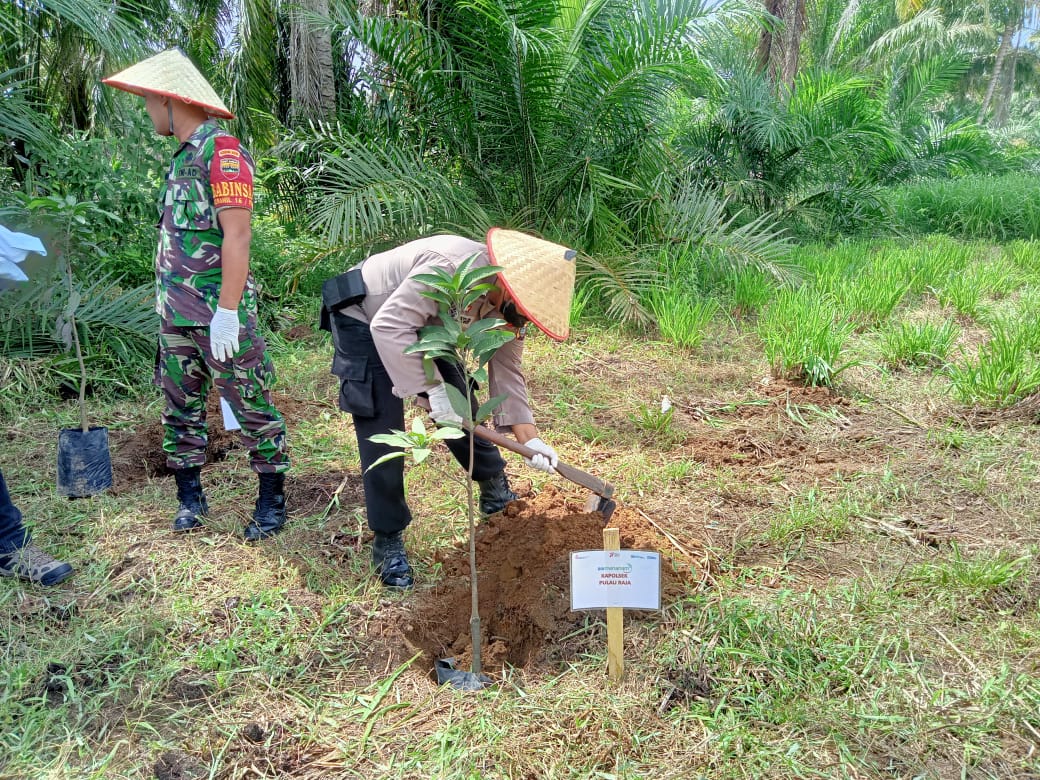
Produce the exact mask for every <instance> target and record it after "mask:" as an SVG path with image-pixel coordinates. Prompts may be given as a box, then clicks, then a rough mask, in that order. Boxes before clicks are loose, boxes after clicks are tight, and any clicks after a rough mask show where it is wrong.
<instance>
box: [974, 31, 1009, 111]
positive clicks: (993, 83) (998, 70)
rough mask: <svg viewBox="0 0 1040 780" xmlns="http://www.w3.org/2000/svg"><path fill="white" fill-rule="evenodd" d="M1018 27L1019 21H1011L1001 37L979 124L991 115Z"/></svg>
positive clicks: (980, 109)
mask: <svg viewBox="0 0 1040 780" xmlns="http://www.w3.org/2000/svg"><path fill="white" fill-rule="evenodd" d="M1017 27H1018V20H1017V19H1015V20H1009V21H1008V23H1007V24H1006V25H1004V32H1003V34H1002V35H1001V36H1000V46H998V47H997V56H996V59H995V60H994V61H993V73H992V74H991V75H990V79H989V84H988V85H987V86H986V96H985V97H984V98H983V99H982V107H981V108H979V118H978V122H979V124H980V125H981V124H983V123H984V122H985V121H986V117H987V115H988V114H989V109H990V105H991V104H992V103H993V93H994V92H995V91H996V89H997V84H999V83H1000V76H1001V74H1002V73H1003V71H1004V61H1005V60H1006V59H1007V56H1008V52H1009V51H1011V41H1012V40H1013V39H1014V37H1015V29H1016V28H1017Z"/></svg>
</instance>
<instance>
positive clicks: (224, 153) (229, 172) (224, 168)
mask: <svg viewBox="0 0 1040 780" xmlns="http://www.w3.org/2000/svg"><path fill="white" fill-rule="evenodd" d="M218 154H219V155H220V172H221V173H222V174H224V176H225V178H228V179H237V178H238V172H239V170H241V168H242V153H241V152H239V151H238V149H221V150H220V151H219V152H218Z"/></svg>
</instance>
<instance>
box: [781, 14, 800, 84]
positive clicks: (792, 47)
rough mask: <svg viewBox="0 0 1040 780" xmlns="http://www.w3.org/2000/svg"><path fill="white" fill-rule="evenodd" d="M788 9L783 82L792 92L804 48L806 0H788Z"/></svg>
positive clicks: (785, 20)
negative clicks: (800, 55) (803, 33)
mask: <svg viewBox="0 0 1040 780" xmlns="http://www.w3.org/2000/svg"><path fill="white" fill-rule="evenodd" d="M786 10H787V11H788V13H787V15H786V16H785V17H784V67H783V76H782V78H783V84H784V86H786V87H787V89H788V91H789V92H791V91H793V89H794V80H795V78H796V77H797V76H798V62H799V54H800V52H801V48H802V32H803V31H804V30H805V0H788V8H787V9H786Z"/></svg>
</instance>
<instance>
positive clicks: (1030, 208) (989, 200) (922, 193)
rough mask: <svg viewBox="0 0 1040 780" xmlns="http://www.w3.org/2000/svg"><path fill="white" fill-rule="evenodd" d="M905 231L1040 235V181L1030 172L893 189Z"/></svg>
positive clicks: (991, 236)
mask: <svg viewBox="0 0 1040 780" xmlns="http://www.w3.org/2000/svg"><path fill="white" fill-rule="evenodd" d="M891 203H892V208H893V211H894V215H895V221H896V223H897V225H899V226H900V227H901V228H902V229H903V230H904V231H907V232H914V233H948V234H950V235H953V236H958V237H960V238H967V239H986V240H990V241H1011V240H1015V239H1026V240H1029V239H1035V238H1038V237H1040V183H1038V182H1037V180H1036V176H1034V175H1032V174H1029V173H1011V174H1005V175H1002V176H966V177H964V178H961V179H952V180H926V181H922V182H919V183H915V184H909V185H906V186H903V187H897V188H895V189H894V190H892V191H891Z"/></svg>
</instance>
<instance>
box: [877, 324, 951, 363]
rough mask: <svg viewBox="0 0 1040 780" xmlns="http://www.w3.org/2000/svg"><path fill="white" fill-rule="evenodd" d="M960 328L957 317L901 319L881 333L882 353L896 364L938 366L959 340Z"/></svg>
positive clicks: (887, 361)
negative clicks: (918, 320) (894, 325)
mask: <svg viewBox="0 0 1040 780" xmlns="http://www.w3.org/2000/svg"><path fill="white" fill-rule="evenodd" d="M959 334H960V328H959V327H958V326H957V323H955V322H954V321H953V320H943V321H942V322H930V321H928V320H922V321H920V322H901V323H899V326H898V327H895V328H891V329H889V330H886V331H884V332H883V333H882V335H881V354H882V356H883V357H884V360H885V362H886V363H887V364H888V365H889V366H892V367H900V366H911V367H914V368H927V367H930V366H931V367H938V366H941V365H943V364H944V363H945V362H946V356H947V355H948V354H949V352H950V348H951V347H952V346H953V342H954V341H956V340H957V336H958V335H959Z"/></svg>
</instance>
